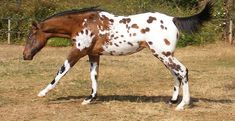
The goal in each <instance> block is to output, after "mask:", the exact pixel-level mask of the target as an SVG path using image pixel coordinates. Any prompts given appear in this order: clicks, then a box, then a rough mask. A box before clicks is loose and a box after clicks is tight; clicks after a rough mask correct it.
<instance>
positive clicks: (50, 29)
mask: <svg viewBox="0 0 235 121" xmlns="http://www.w3.org/2000/svg"><path fill="white" fill-rule="evenodd" d="M43 24H44V27H43V31H44V32H46V33H48V34H49V35H50V37H49V38H52V37H62V38H68V39H71V35H72V32H73V31H72V29H71V28H72V26H71V25H72V24H71V23H69V21H68V20H67V21H66V20H64V19H61V20H53V21H50V20H48V21H46V22H44V23H43Z"/></svg>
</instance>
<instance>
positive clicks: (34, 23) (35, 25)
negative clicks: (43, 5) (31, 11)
mask: <svg viewBox="0 0 235 121" xmlns="http://www.w3.org/2000/svg"><path fill="white" fill-rule="evenodd" d="M32 27H33V29H39V26H38V23H37V22H36V21H33V22H32Z"/></svg>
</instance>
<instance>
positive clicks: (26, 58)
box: [23, 53, 33, 60]
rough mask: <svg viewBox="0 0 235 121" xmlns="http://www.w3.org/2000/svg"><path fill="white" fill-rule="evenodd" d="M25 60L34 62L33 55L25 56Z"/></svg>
mask: <svg viewBox="0 0 235 121" xmlns="http://www.w3.org/2000/svg"><path fill="white" fill-rule="evenodd" d="M23 58H24V60H33V56H32V55H27V54H25V53H24V54H23Z"/></svg>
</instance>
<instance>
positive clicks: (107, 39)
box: [23, 2, 212, 110]
mask: <svg viewBox="0 0 235 121" xmlns="http://www.w3.org/2000/svg"><path fill="white" fill-rule="evenodd" d="M211 16H212V4H211V2H207V4H206V5H205V8H204V9H203V10H202V11H201V12H199V13H198V14H196V15H193V16H190V17H171V16H168V15H165V14H162V13H158V12H149V13H143V14H136V15H130V16H116V15H113V14H111V13H108V12H105V11H103V10H101V9H98V8H97V7H92V8H85V9H80V10H71V11H65V12H62V13H58V14H55V15H53V16H51V17H49V18H47V19H45V20H43V21H41V22H40V23H35V22H33V24H32V28H31V30H30V33H29V35H28V39H27V42H26V45H25V49H24V52H23V55H24V59H25V60H32V59H33V57H34V55H35V54H36V53H37V52H39V51H40V50H41V49H42V48H43V47H44V46H45V45H46V43H47V40H48V39H49V38H51V37H63V38H68V39H71V40H72V41H73V47H72V50H71V52H70V54H69V55H68V57H67V59H66V60H65V62H64V65H63V66H62V67H61V68H60V70H59V71H58V73H57V75H56V77H55V79H54V80H53V81H52V82H51V83H50V84H49V85H48V86H47V87H46V88H45V89H43V90H42V91H41V92H40V93H39V94H38V96H39V97H43V96H45V95H46V93H47V92H48V91H50V90H52V89H53V88H54V87H55V86H56V84H57V83H58V82H59V80H60V79H61V77H63V76H64V75H65V74H66V73H67V72H68V71H69V69H70V68H72V67H73V66H74V65H75V64H76V63H77V61H78V60H79V59H80V58H82V57H84V56H86V55H88V57H89V62H90V66H91V67H90V68H91V69H90V77H91V81H92V93H91V95H90V96H88V97H87V98H85V99H84V101H83V103H82V104H89V103H90V102H92V100H94V99H95V98H96V95H97V78H98V70H99V60H100V55H113V56H121V55H129V54H132V53H136V52H138V51H140V50H142V49H143V48H149V49H150V50H151V52H152V53H153V55H154V56H155V57H156V58H158V59H159V60H160V61H161V62H162V63H163V64H164V65H165V66H166V67H167V68H168V69H169V70H170V72H171V73H172V75H173V76H174V80H175V85H174V92H173V96H172V98H171V100H170V102H171V103H176V102H177V99H178V94H179V87H180V85H181V84H182V86H183V99H182V101H181V102H180V104H179V105H178V106H177V107H176V110H182V109H183V108H184V106H185V105H188V104H189V102H190V94H189V86H188V70H187V68H186V67H185V66H184V65H183V64H182V63H180V62H179V61H178V60H177V59H176V58H175V57H174V50H175V47H176V43H177V40H178V39H179V31H185V32H189V33H192V32H195V31H197V30H198V28H199V27H200V26H201V25H202V23H203V22H205V21H208V20H210V18H211Z"/></svg>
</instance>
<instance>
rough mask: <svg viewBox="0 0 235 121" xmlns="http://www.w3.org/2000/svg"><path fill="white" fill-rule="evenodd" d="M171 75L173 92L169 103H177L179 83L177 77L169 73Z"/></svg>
mask: <svg viewBox="0 0 235 121" xmlns="http://www.w3.org/2000/svg"><path fill="white" fill-rule="evenodd" d="M171 73H172V75H173V76H174V81H175V84H174V91H173V95H172V98H171V101H177V99H178V95H179V87H180V82H179V80H178V79H177V76H176V75H175V74H174V72H172V71H171Z"/></svg>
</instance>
